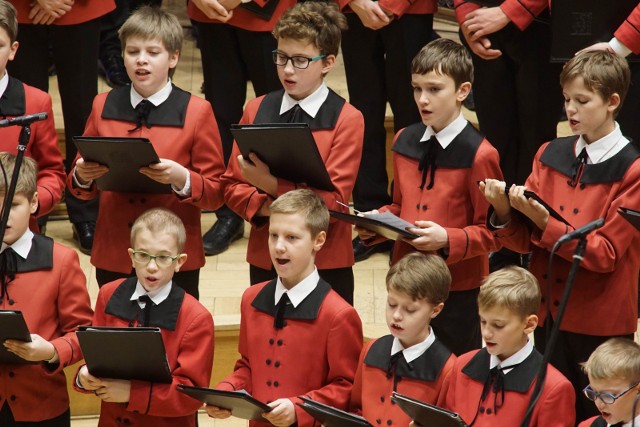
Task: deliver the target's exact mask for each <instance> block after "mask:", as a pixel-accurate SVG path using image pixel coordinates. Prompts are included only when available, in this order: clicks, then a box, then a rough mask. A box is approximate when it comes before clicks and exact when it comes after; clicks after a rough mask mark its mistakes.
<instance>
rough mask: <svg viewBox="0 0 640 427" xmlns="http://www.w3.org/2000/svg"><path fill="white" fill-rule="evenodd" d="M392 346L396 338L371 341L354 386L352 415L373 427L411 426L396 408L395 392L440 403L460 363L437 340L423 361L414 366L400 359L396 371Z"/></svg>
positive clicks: (407, 419)
mask: <svg viewBox="0 0 640 427" xmlns="http://www.w3.org/2000/svg"><path fill="white" fill-rule="evenodd" d="M392 344H393V335H386V336H384V337H382V338H379V339H377V340H371V341H369V342H368V343H367V344H366V345H365V346H364V348H363V349H362V353H360V360H359V362H358V370H357V371H356V378H355V381H354V382H353V391H352V392H351V405H350V411H351V412H357V413H359V414H361V415H362V416H363V417H364V418H366V419H367V421H369V423H370V424H371V425H373V426H376V425H387V426H407V425H409V423H410V422H411V419H410V418H409V416H408V415H407V414H405V413H404V411H402V409H400V408H399V407H398V406H397V405H395V404H392V402H391V393H392V392H394V391H395V392H398V393H400V394H404V395H406V396H409V397H412V398H414V399H417V400H420V401H422V402H427V403H431V404H434V405H435V404H436V403H438V401H439V400H440V399H442V398H443V397H444V395H445V394H446V389H444V383H445V380H446V379H447V378H448V377H449V375H450V374H451V370H452V369H453V365H454V363H455V360H456V356H455V355H453V354H452V353H451V352H450V351H449V350H448V349H447V348H446V347H445V346H444V345H443V344H442V343H441V342H440V341H438V339H437V338H436V341H435V342H434V343H433V344H431V346H430V347H429V348H428V349H427V351H425V352H424V353H423V354H422V355H421V356H420V357H418V358H417V359H415V360H413V361H411V363H407V361H406V360H405V358H404V357H400V358H399V359H398V361H397V362H396V364H395V367H394V366H393V364H394V363H393V358H392V356H391V346H392ZM394 356H395V355H394Z"/></svg>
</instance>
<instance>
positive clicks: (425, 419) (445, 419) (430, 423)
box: [391, 391, 467, 427]
mask: <svg viewBox="0 0 640 427" xmlns="http://www.w3.org/2000/svg"><path fill="white" fill-rule="evenodd" d="M391 401H392V402H395V403H396V404H397V405H398V406H399V407H400V409H402V410H403V411H404V412H405V413H406V414H407V415H409V417H410V418H411V419H412V420H413V421H414V422H415V423H416V424H418V425H420V426H422V427H467V424H466V423H465V422H464V421H463V420H462V418H460V415H458V414H457V413H455V412H452V411H448V410H446V409H443V408H440V407H438V406H436V405H432V404H430V403H426V402H422V401H420V400H417V399H413V398H411V397H409V396H405V395H403V394H400V393H396V392H395V391H394V392H393V393H392V394H391Z"/></svg>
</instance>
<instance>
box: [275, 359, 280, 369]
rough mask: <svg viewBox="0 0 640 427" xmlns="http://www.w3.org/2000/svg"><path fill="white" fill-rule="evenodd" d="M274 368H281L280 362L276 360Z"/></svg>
mask: <svg viewBox="0 0 640 427" xmlns="http://www.w3.org/2000/svg"><path fill="white" fill-rule="evenodd" d="M273 366H275V367H276V368H279V367H280V362H278V361H277V360H276V363H274V364H273Z"/></svg>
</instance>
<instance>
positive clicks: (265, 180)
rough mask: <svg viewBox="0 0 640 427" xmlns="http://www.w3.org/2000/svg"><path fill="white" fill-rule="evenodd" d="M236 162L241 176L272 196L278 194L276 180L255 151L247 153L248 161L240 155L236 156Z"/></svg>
mask: <svg viewBox="0 0 640 427" xmlns="http://www.w3.org/2000/svg"><path fill="white" fill-rule="evenodd" d="M238 164H239V165H240V171H241V172H242V176H243V177H244V179H246V180H247V182H248V183H249V184H251V185H253V186H254V187H257V188H259V189H261V190H262V191H264V192H265V193H267V194H270V195H272V196H273V197H276V196H277V195H278V194H277V193H278V180H277V179H276V177H275V176H273V175H271V171H270V170H269V166H267V164H266V163H265V162H263V161H262V160H260V158H259V157H258V156H257V155H256V154H255V153H249V161H247V160H245V159H244V157H242V155H240V156H238Z"/></svg>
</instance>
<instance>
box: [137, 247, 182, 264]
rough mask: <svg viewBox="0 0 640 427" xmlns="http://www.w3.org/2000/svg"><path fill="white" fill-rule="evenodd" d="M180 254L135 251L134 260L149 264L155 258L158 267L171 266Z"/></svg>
mask: <svg viewBox="0 0 640 427" xmlns="http://www.w3.org/2000/svg"><path fill="white" fill-rule="evenodd" d="M179 257H180V255H151V254H149V253H146V252H145V251H133V261H134V262H136V263H138V264H143V265H147V264H149V263H150V262H151V260H154V261H155V263H156V265H157V266H158V267H169V266H171V264H173V263H174V262H175V261H176V260H177V259H178V258H179Z"/></svg>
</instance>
